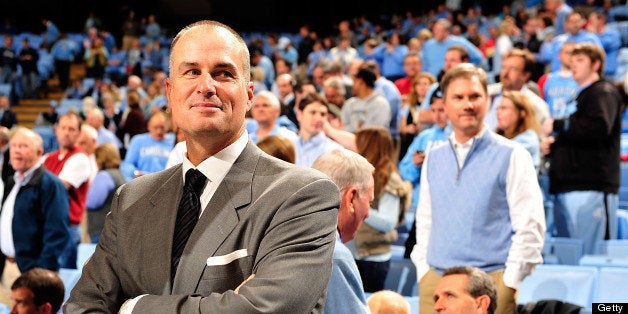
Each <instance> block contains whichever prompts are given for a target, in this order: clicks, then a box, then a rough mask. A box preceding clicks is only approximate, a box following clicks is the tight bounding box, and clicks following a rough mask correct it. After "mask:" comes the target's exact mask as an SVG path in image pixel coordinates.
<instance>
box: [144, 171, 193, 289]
mask: <svg viewBox="0 0 628 314" xmlns="http://www.w3.org/2000/svg"><path fill="white" fill-rule="evenodd" d="M174 168H176V170H173V172H172V174H171V175H170V176H169V177H167V178H165V180H164V181H163V184H161V185H159V186H158V187H157V188H156V189H155V193H154V194H153V195H152V196H151V197H150V205H149V206H150V209H149V210H148V211H147V214H146V215H145V218H146V223H145V225H144V228H145V230H144V233H145V234H146V236H145V237H142V239H143V242H144V243H142V245H141V246H140V247H141V248H142V249H144V250H145V251H144V254H143V256H146V258H147V261H151V263H150V264H151V265H152V266H153V267H154V270H155V271H151V272H150V276H152V277H154V276H158V277H159V278H146V282H156V283H164V282H166V283H167V284H166V285H165V286H163V288H162V289H166V291H164V293H166V294H168V293H169V292H170V291H169V290H170V259H171V255H172V235H173V233H174V225H175V221H176V219H177V209H178V206H179V200H180V199H181V196H180V195H181V193H182V190H183V175H182V174H181V165H178V166H175V167H174ZM157 184H158V181H157ZM173 195H175V196H174V197H173ZM164 222H167V223H166V224H165V225H164ZM155 226H163V228H166V229H165V230H164V229H161V228H156V227H155Z"/></svg>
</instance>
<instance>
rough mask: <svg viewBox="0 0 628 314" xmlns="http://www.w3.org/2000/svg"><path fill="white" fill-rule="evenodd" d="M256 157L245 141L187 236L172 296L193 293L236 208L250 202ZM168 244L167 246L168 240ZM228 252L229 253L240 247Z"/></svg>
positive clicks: (235, 219)
mask: <svg viewBox="0 0 628 314" xmlns="http://www.w3.org/2000/svg"><path fill="white" fill-rule="evenodd" d="M258 158H259V150H258V149H257V147H256V146H255V145H254V144H252V142H250V141H249V143H248V144H247V146H246V147H245V149H244V151H242V154H240V156H239V157H238V159H236V161H235V163H234V164H233V166H232V167H231V169H230V170H229V172H228V173H227V175H226V176H225V178H224V180H223V181H222V182H221V184H220V185H219V186H218V188H217V189H216V192H215V193H214V195H213V197H212V199H211V200H210V201H209V204H208V205H207V208H205V210H204V211H203V214H202V215H201V217H200V219H199V221H198V223H197V225H196V227H195V228H194V231H192V234H191V235H190V239H189V240H188V243H187V244H186V246H185V249H184V251H183V254H182V256H181V260H180V262H179V268H178V270H177V274H176V276H175V279H174V287H173V290H172V292H173V294H177V293H192V292H195V291H196V287H197V285H198V282H199V280H200V278H201V276H202V275H203V271H204V270H205V266H206V263H207V258H209V257H211V256H214V255H215V254H216V251H217V250H218V248H219V247H220V245H221V244H222V243H223V242H224V241H225V239H226V238H227V237H228V236H229V235H230V234H231V232H232V231H233V229H234V228H235V227H236V226H237V224H238V222H239V215H238V209H240V208H242V207H243V206H246V205H248V204H250V203H251V193H252V192H251V188H252V181H253V172H254V170H255V166H256V164H257V161H258ZM173 225H174V223H173ZM173 228H174V227H173ZM173 230H174V229H173ZM169 243H170V247H171V246H172V239H170V240H169ZM228 249H229V250H230V251H229V252H231V251H235V250H238V249H243V248H228Z"/></svg>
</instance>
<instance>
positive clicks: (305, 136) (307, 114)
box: [294, 93, 342, 167]
mask: <svg viewBox="0 0 628 314" xmlns="http://www.w3.org/2000/svg"><path fill="white" fill-rule="evenodd" d="M328 114H329V106H328V104H327V102H326V101H325V100H324V99H323V98H322V96H320V95H319V94H315V93H310V94H308V95H306V96H305V97H303V99H301V101H300V102H299V109H298V111H297V119H298V120H299V124H300V125H301V129H300V130H299V134H298V138H297V139H295V140H294V146H295V152H296V162H295V163H296V164H297V165H302V166H306V167H311V166H312V163H313V162H314V160H316V158H318V157H319V156H320V155H322V154H325V153H328V152H330V151H332V150H336V149H342V146H341V145H340V144H338V143H336V142H335V141H333V140H332V139H330V138H329V137H327V135H326V134H325V132H324V128H325V124H326V119H327V115H328Z"/></svg>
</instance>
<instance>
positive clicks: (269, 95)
mask: <svg viewBox="0 0 628 314" xmlns="http://www.w3.org/2000/svg"><path fill="white" fill-rule="evenodd" d="M258 98H266V99H267V100H268V101H269V102H270V105H271V106H273V107H274V108H277V109H281V103H280V102H279V98H277V96H276V95H275V94H274V93H273V92H271V91H267V90H262V91H259V92H258V93H257V94H256V95H255V98H254V99H253V102H255V100H256V99H258Z"/></svg>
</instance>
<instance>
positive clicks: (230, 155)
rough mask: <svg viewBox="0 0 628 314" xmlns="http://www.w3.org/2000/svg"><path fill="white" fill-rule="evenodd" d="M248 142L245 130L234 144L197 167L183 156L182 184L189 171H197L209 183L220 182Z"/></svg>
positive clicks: (185, 155) (247, 134)
mask: <svg viewBox="0 0 628 314" xmlns="http://www.w3.org/2000/svg"><path fill="white" fill-rule="evenodd" d="M248 141H249V133H248V132H247V131H246V130H245V131H244V132H243V133H242V135H240V137H239V138H238V139H237V140H236V141H235V142H233V143H232V144H231V145H229V146H227V147H225V148H223V149H222V150H221V151H219V152H218V153H216V154H214V155H213V156H211V157H209V158H207V159H205V160H203V161H202V162H201V163H200V164H199V165H198V166H197V167H194V165H193V164H192V162H190V160H189V159H188V157H187V154H184V158H183V164H182V168H183V173H182V175H183V182H185V174H186V173H187V171H188V170H190V169H197V170H199V171H200V172H201V173H202V174H203V175H205V177H207V179H209V181H211V182H220V181H221V180H222V179H223V178H224V177H225V176H226V175H227V172H229V169H231V166H233V163H234V162H235V161H236V159H238V157H239V156H240V154H241V153H242V151H243V150H244V148H245V147H246V144H247V143H248Z"/></svg>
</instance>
